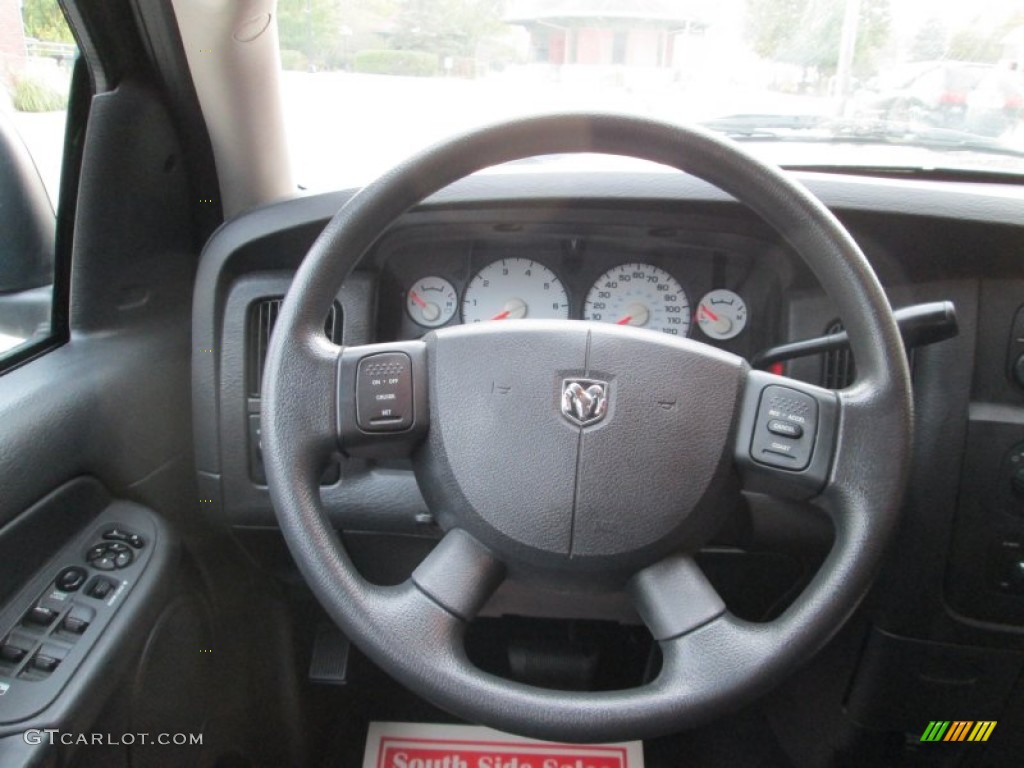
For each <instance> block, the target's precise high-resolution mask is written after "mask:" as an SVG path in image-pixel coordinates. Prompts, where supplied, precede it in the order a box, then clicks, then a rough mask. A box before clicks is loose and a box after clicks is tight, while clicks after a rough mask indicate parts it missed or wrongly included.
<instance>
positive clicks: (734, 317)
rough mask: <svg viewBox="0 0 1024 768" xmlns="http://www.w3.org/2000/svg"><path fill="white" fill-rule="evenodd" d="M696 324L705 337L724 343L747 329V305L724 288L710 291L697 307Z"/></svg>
mask: <svg viewBox="0 0 1024 768" xmlns="http://www.w3.org/2000/svg"><path fill="white" fill-rule="evenodd" d="M697 323H698V325H700V329H701V330H702V331H704V335H705V336H709V337H710V338H712V339H718V340H720V341H724V340H725V339H731V338H733V337H735V336H739V335H740V332H742V331H743V329H744V328H746V327H747V305H746V304H745V303H744V301H743V299H741V298H740V297H739V296H738V295H737V294H735V293H733V292H732V291H727V290H725V289H724V288H719V289H717V290H714V291H711V292H710V293H708V294H707V295H706V296H704V298H703V299H701V300H700V304H698V305H697Z"/></svg>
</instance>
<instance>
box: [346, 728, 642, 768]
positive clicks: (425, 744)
mask: <svg viewBox="0 0 1024 768" xmlns="http://www.w3.org/2000/svg"><path fill="white" fill-rule="evenodd" d="M643 765H644V750H643V745H642V744H641V743H640V742H639V741H630V742H624V743H621V744H586V745H574V744H556V743H552V742H547V741H536V740H534V739H527V738H523V737H522V736H513V735H511V734H508V733H502V732H501V731H492V730H491V729H490V728H481V727H478V726H473V725H432V724H425V723H370V730H369V732H368V733H367V735H366V752H365V753H364V755H363V768H643Z"/></svg>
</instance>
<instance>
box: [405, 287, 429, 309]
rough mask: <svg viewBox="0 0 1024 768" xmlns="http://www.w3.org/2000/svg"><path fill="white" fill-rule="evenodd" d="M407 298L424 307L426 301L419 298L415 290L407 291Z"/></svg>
mask: <svg viewBox="0 0 1024 768" xmlns="http://www.w3.org/2000/svg"><path fill="white" fill-rule="evenodd" d="M409 298H410V299H412V300H413V301H415V302H416V303H417V304H419V305H420V308H421V309H426V307H427V302H425V301H424V300H423V299H421V298H420V295H419V294H418V293H416V291H409Z"/></svg>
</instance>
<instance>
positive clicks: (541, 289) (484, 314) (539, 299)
mask: <svg viewBox="0 0 1024 768" xmlns="http://www.w3.org/2000/svg"><path fill="white" fill-rule="evenodd" d="M567 317H569V297H568V296H567V295H566V293H565V288H564V287H562V281H561V280H559V279H558V278H557V277H556V276H555V273H554V272H552V271H551V270H550V269H548V268H547V267H545V266H544V265H543V264H538V263H537V262H536V261H533V260H531V259H523V258H512V259H499V260H498V261H494V262H491V263H490V264H488V265H487V266H486V267H484V268H483V269H481V270H480V271H479V272H477V274H476V277H474V278H473V279H472V280H470V281H469V285H467V286H466V290H465V293H464V294H463V297H462V322H464V323H479V322H481V321H483V320H519V319H522V318H531V319H546V320H565V319H566V318H567Z"/></svg>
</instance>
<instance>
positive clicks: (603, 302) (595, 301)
mask: <svg viewBox="0 0 1024 768" xmlns="http://www.w3.org/2000/svg"><path fill="white" fill-rule="evenodd" d="M583 319H584V320H599V321H600V322H603V323H615V324H617V325H633V326H636V327H638V328H648V329H650V330H652V331H660V332H661V333H669V334H672V335H673V336H685V335H686V334H687V333H689V331H690V302H689V300H688V299H687V298H686V293H685V292H684V291H683V287H682V286H681V285H679V281H678V280H676V279H675V278H674V277H672V275H670V274H669V273H668V272H666V271H665V270H664V269H661V268H660V267H655V266H652V265H650V264H623V265H621V266H618V267H615V268H614V269H609V270H608V271H607V272H605V273H604V274H603V275H601V277H599V278H598V279H597V282H596V283H594V287H593V288H591V289H590V293H588V294H587V300H586V302H585V303H584V305H583Z"/></svg>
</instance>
